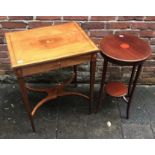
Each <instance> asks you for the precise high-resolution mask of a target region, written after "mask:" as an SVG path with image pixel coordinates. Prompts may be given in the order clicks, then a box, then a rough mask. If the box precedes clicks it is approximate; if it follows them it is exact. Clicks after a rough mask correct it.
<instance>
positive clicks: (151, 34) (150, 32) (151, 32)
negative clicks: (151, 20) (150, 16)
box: [140, 30, 155, 38]
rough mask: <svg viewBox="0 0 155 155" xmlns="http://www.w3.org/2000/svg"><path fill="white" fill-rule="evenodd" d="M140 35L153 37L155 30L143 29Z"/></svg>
mask: <svg viewBox="0 0 155 155" xmlns="http://www.w3.org/2000/svg"><path fill="white" fill-rule="evenodd" d="M140 37H144V38H145V37H146V38H153V37H155V31H151V30H142V31H140Z"/></svg>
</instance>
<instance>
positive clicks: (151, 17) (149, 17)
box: [144, 16, 155, 21]
mask: <svg viewBox="0 0 155 155" xmlns="http://www.w3.org/2000/svg"><path fill="white" fill-rule="evenodd" d="M144 20H145V21H155V16H146V17H145V19H144Z"/></svg>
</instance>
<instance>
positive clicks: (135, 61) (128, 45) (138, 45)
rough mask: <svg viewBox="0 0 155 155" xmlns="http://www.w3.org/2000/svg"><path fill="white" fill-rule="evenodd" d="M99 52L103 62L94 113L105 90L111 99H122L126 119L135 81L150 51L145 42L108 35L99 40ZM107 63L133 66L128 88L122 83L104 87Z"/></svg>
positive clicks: (113, 83) (134, 37) (132, 37)
mask: <svg viewBox="0 0 155 155" xmlns="http://www.w3.org/2000/svg"><path fill="white" fill-rule="evenodd" d="M100 50H101V54H102V56H103V58H104V62H103V71H102V80H101V85H100V90H99V101H98V103H97V106H96V112H97V111H98V109H99V106H100V104H101V102H102V96H103V90H105V92H106V94H108V95H110V96H113V97H123V99H124V100H125V101H126V102H127V111H126V117H127V119H128V118H129V110H130V105H131V100H132V97H133V94H134V90H135V87H136V83H137V79H138V77H139V75H140V70H141V68H142V64H143V62H144V61H145V60H146V59H147V58H148V57H149V56H150V54H151V49H150V47H149V45H148V43H147V42H145V41H144V40H142V39H139V38H138V37H136V36H132V35H109V36H107V37H105V38H103V39H102V40H101V42H100ZM108 62H111V63H114V64H118V65H126V66H133V67H132V72H131V77H130V80H129V85H128V87H127V86H126V85H125V84H124V83H122V82H109V83H107V84H106V85H105V80H106V72H107V65H108Z"/></svg>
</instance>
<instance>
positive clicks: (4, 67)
mask: <svg viewBox="0 0 155 155" xmlns="http://www.w3.org/2000/svg"><path fill="white" fill-rule="evenodd" d="M10 68H11V67H10V64H0V70H10Z"/></svg>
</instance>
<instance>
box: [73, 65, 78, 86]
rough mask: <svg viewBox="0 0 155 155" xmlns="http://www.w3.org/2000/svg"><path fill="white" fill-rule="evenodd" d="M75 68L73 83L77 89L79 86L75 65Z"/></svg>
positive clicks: (75, 66)
mask: <svg viewBox="0 0 155 155" xmlns="http://www.w3.org/2000/svg"><path fill="white" fill-rule="evenodd" d="M73 68H74V75H75V77H74V81H73V82H74V84H75V87H76V86H77V65H74V66H73Z"/></svg>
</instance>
